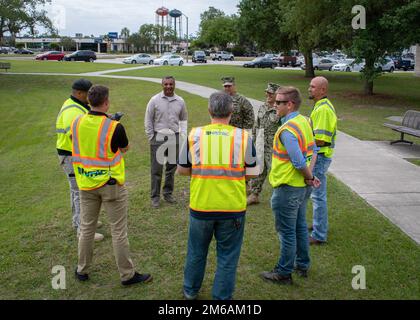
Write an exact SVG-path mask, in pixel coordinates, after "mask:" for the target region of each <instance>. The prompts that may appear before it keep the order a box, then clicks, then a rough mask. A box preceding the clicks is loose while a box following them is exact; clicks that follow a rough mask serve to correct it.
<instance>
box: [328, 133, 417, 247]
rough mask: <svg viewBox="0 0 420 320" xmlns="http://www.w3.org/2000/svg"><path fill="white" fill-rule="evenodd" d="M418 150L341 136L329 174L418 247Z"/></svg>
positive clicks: (414, 147)
mask: <svg viewBox="0 0 420 320" xmlns="http://www.w3.org/2000/svg"><path fill="white" fill-rule="evenodd" d="M405 157H407V158H420V149H419V148H418V146H415V145H414V146H408V145H394V146H390V145H389V143H383V142H371V141H361V140H359V139H356V138H354V137H352V136H349V135H347V134H345V133H342V132H340V133H339V134H338V137H337V148H336V153H335V155H334V158H333V162H332V164H331V167H330V172H331V173H332V174H333V175H334V176H335V177H336V178H337V179H339V180H340V181H342V182H343V183H345V184H346V185H348V186H349V187H350V188H351V189H352V190H353V191H354V192H356V193H357V194H358V195H359V196H361V197H362V198H363V199H365V200H366V201H367V202H368V203H369V204H370V205H371V206H373V207H374V208H376V209H377V210H378V211H380V212H381V213H382V214H383V215H384V216H385V217H387V218H388V219H389V220H390V221H391V222H393V223H394V224H396V225H397V226H398V227H399V228H400V229H401V230H402V231H404V232H405V233H406V234H407V235H408V236H410V237H411V238H412V239H413V240H414V241H416V242H417V243H418V244H420V167H419V166H416V165H414V164H412V163H410V162H408V161H406V160H404V158H405Z"/></svg>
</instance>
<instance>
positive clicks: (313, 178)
mask: <svg viewBox="0 0 420 320" xmlns="http://www.w3.org/2000/svg"><path fill="white" fill-rule="evenodd" d="M314 180H315V176H312V179H305V181H314Z"/></svg>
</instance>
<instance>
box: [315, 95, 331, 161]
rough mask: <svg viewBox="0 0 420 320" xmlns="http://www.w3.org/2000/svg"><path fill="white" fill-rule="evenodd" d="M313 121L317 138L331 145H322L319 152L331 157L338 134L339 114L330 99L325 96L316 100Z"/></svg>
mask: <svg viewBox="0 0 420 320" xmlns="http://www.w3.org/2000/svg"><path fill="white" fill-rule="evenodd" d="M311 122H312V126H313V129H314V135H315V139H316V140H322V141H325V142H327V143H330V145H329V146H325V147H321V148H320V150H319V151H318V153H323V154H324V156H326V157H327V158H331V157H332V156H333V154H334V148H335V139H336V135H337V115H336V113H335V109H334V106H333V105H332V103H331V101H330V100H328V99H327V98H324V99H321V100H319V101H317V102H316V104H315V106H314V109H313V110H312V113H311Z"/></svg>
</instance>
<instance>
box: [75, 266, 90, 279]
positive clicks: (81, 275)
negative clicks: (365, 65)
mask: <svg viewBox="0 0 420 320" xmlns="http://www.w3.org/2000/svg"><path fill="white" fill-rule="evenodd" d="M74 275H75V276H76V279H77V280H79V281H87V280H89V275H88V274H82V273H79V272H77V267H76V270H75V271H74Z"/></svg>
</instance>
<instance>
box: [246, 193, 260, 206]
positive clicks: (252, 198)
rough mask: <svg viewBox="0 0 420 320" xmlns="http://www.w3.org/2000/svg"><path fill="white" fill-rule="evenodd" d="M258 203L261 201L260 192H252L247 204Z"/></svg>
mask: <svg viewBox="0 0 420 320" xmlns="http://www.w3.org/2000/svg"><path fill="white" fill-rule="evenodd" d="M258 203H260V200H259V199H258V194H255V193H251V194H250V195H249V196H248V199H247V204H248V205H249V206H251V205H253V204H258Z"/></svg>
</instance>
